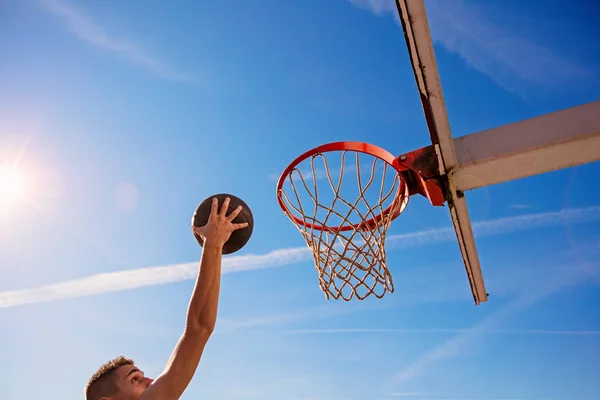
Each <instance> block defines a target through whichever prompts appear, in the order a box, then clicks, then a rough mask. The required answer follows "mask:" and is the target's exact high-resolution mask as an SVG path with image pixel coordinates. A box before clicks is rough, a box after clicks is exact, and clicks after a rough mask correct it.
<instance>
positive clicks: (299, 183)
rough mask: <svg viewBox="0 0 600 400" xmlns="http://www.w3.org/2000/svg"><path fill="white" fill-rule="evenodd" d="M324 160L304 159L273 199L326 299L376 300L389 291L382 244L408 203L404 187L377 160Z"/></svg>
mask: <svg viewBox="0 0 600 400" xmlns="http://www.w3.org/2000/svg"><path fill="white" fill-rule="evenodd" d="M326 155H327V156H325V154H323V153H318V154H315V155H313V156H311V157H308V158H307V159H305V160H304V161H303V162H301V163H300V164H298V165H297V166H296V167H295V168H294V169H293V170H292V171H291V172H290V173H289V174H288V175H287V176H286V177H285V182H284V185H283V186H282V188H281V190H280V191H279V194H278V195H279V196H280V198H281V200H283V203H284V204H285V208H284V211H285V213H286V215H287V216H288V218H289V219H290V220H291V221H292V223H294V225H295V226H296V227H297V228H298V230H299V231H300V232H301V233H302V236H303V237H304V240H305V241H306V244H307V245H308V247H309V249H310V250H311V251H312V253H313V256H314V262H315V268H316V270H317V272H318V275H319V285H320V287H321V290H322V291H323V293H324V294H325V298H326V299H329V298H330V297H332V298H334V299H339V298H342V299H344V300H346V301H349V300H351V299H352V298H354V297H356V298H358V299H360V300H363V299H365V298H366V297H368V296H370V295H374V296H376V297H377V298H381V297H383V296H384V295H385V294H386V293H387V292H393V291H394V284H393V281H392V276H391V274H390V271H389V270H388V267H387V265H386V253H385V246H384V245H385V238H386V231H387V229H388V228H389V226H390V224H391V222H392V220H393V219H394V218H395V217H396V216H397V215H399V214H400V213H401V212H402V211H403V210H404V208H405V207H406V205H407V203H408V197H409V195H408V186H407V185H406V183H405V182H404V180H403V177H402V175H400V174H399V173H398V172H397V171H396V170H395V169H394V168H393V167H392V166H390V165H389V164H388V163H387V162H385V161H383V160H381V159H380V158H378V157H375V156H372V155H369V154H365V153H361V152H357V151H349V150H344V151H338V152H331V153H327V154H326ZM330 166H331V168H330ZM338 166H339V168H338Z"/></svg>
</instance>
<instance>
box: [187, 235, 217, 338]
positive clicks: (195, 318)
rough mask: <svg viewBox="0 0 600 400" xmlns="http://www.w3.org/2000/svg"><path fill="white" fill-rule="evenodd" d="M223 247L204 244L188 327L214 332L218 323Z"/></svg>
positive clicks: (188, 316)
mask: <svg viewBox="0 0 600 400" xmlns="http://www.w3.org/2000/svg"><path fill="white" fill-rule="evenodd" d="M221 259H222V246H219V245H215V244H213V243H211V242H206V243H204V247H203V249H202V257H201V259H200V272H199V273H198V279H196V285H195V286H194V290H193V292H192V297H191V300H190V304H189V307H188V314H187V325H188V327H191V328H199V329H202V330H207V331H209V332H212V330H213V329H214V328H215V324H216V321H217V310H218V303H219V291H220V289H221Z"/></svg>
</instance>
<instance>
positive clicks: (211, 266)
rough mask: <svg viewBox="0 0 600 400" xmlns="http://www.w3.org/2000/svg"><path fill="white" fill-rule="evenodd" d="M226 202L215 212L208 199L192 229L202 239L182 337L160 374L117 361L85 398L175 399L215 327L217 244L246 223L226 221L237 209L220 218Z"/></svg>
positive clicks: (91, 382)
mask: <svg viewBox="0 0 600 400" xmlns="http://www.w3.org/2000/svg"><path fill="white" fill-rule="evenodd" d="M229 201H230V200H229V198H227V199H225V200H224V201H223V205H222V206H221V210H220V211H219V210H218V208H219V205H218V201H217V199H213V203H212V209H211V214H210V217H209V219H208V222H207V224H206V225H205V226H203V227H200V228H195V227H194V228H193V230H194V232H195V233H197V234H198V235H200V236H201V237H202V238H204V245H203V248H202V257H201V260H200V272H199V274H198V279H197V280H196V285H195V287H194V291H193V293H192V297H191V300H190V303H189V306H188V312H187V321H186V325H185V329H184V331H183V335H182V336H181V338H180V339H179V341H178V342H177V345H176V346H175V349H174V350H173V353H172V354H171V357H170V359H169V361H168V363H167V366H166V367H165V370H164V371H163V372H162V374H160V376H159V377H158V378H156V379H150V378H147V377H145V376H144V373H143V372H142V371H141V370H140V369H138V368H137V367H136V366H135V364H134V362H133V361H132V360H131V359H129V358H126V357H117V358H115V359H113V360H111V361H109V362H107V363H106V364H104V365H103V366H102V367H100V369H99V370H98V371H97V372H96V373H95V374H94V376H92V378H91V379H90V380H89V382H88V384H87V385H86V387H85V398H86V400H159V399H160V400H176V399H179V397H180V396H181V395H182V394H183V392H184V390H185V389H186V387H187V385H188V384H189V383H190V381H191V379H192V377H193V376H194V373H195V372H196V368H197V367H198V363H199V362H200V358H201V356H202V352H203V350H204V346H205V345H206V342H207V341H208V338H209V337H210V335H211V333H212V332H213V330H214V328H215V323H216V320H217V308H218V301H219V288H220V282H221V257H222V249H223V245H224V244H225V242H227V240H228V239H229V237H230V235H231V233H232V232H233V231H235V230H237V229H241V228H245V227H246V226H247V225H248V224H247V223H243V224H234V223H233V222H232V221H233V219H234V218H235V217H236V216H237V215H238V214H239V213H240V211H241V210H242V207H241V206H239V207H238V208H236V209H235V210H234V211H233V212H232V213H231V214H229V215H226V213H227V210H228V207H229Z"/></svg>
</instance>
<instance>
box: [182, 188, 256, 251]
mask: <svg viewBox="0 0 600 400" xmlns="http://www.w3.org/2000/svg"><path fill="white" fill-rule="evenodd" d="M229 201H230V199H229V197H227V198H226V199H225V200H224V201H223V204H222V205H221V210H220V211H219V209H218V208H219V201H218V199H217V198H216V197H215V198H214V199H213V201H212V206H211V210H210V216H209V217H208V222H207V223H206V225H204V226H201V227H193V228H192V230H193V232H194V233H195V234H197V235H198V236H200V237H202V238H203V239H204V246H218V247H219V248H222V247H223V245H224V244H225V242H227V241H228V240H229V237H230V236H231V233H232V232H233V231H235V230H238V229H242V228H245V227H247V226H248V223H247V222H243V223H241V224H234V223H233V222H232V221H233V220H234V219H235V217H237V215H238V214H239V213H240V211H242V206H238V207H237V208H236V209H235V210H233V211H232V212H231V214H229V215H226V213H227V210H228V209H229Z"/></svg>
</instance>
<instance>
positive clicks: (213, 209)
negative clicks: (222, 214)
mask: <svg viewBox="0 0 600 400" xmlns="http://www.w3.org/2000/svg"><path fill="white" fill-rule="evenodd" d="M218 213H219V199H217V198H216V197H213V200H212V205H211V206H210V215H212V216H217V214H218Z"/></svg>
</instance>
